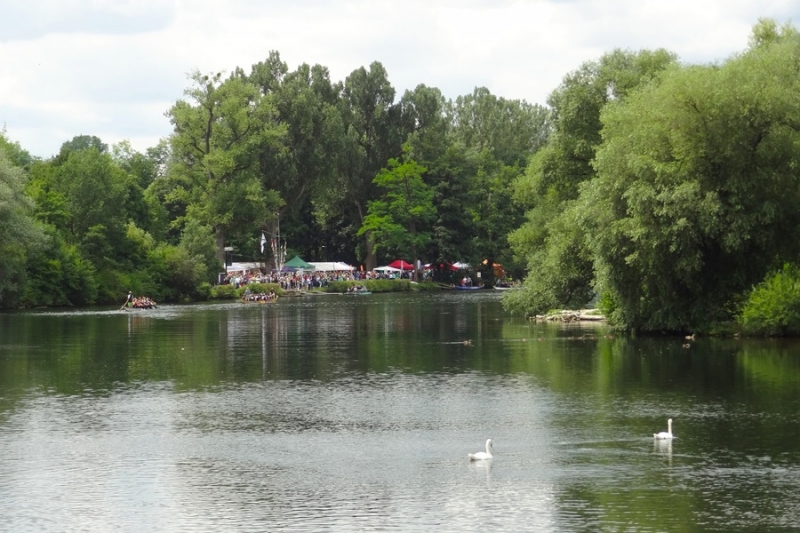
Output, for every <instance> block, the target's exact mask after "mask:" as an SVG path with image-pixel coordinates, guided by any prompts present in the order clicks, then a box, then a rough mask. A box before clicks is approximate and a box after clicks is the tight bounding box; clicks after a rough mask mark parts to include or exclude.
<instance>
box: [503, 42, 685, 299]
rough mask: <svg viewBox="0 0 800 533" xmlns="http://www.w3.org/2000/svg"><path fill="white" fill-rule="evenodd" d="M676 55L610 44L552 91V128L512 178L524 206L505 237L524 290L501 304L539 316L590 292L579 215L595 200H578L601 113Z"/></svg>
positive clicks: (589, 171) (589, 173)
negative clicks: (521, 269)
mask: <svg viewBox="0 0 800 533" xmlns="http://www.w3.org/2000/svg"><path fill="white" fill-rule="evenodd" d="M674 60H675V58H674V56H673V55H672V54H669V53H668V52H666V51H664V50H656V51H640V52H636V53H633V52H625V51H620V50H615V51H613V52H611V53H609V54H606V55H604V56H603V57H602V58H601V59H600V61H598V62H589V63H585V64H584V65H582V66H581V67H580V68H579V69H578V70H576V71H575V72H572V73H570V74H569V75H568V76H567V77H566V78H565V79H564V81H563V83H562V85H561V86H560V87H559V88H558V89H557V90H556V91H554V92H553V93H552V94H551V95H550V98H549V102H550V104H551V106H552V107H553V123H552V124H553V134H552V135H551V136H550V138H549V139H548V142H547V145H546V146H545V147H544V148H543V149H542V150H541V151H539V152H538V153H537V154H536V155H535V156H534V157H533V158H532V160H531V162H530V164H529V165H528V168H527V170H526V172H525V173H524V174H523V175H522V176H520V177H519V178H518V179H517V180H516V181H515V183H514V200H515V201H517V202H519V203H520V204H521V205H523V206H525V207H526V208H527V212H526V214H525V221H524V223H522V224H521V225H520V226H519V227H518V228H517V229H516V230H514V231H512V232H511V233H510V235H509V238H508V242H509V244H510V246H511V249H512V250H513V253H514V256H515V257H516V259H517V261H520V262H524V263H525V264H526V265H527V269H528V276H527V279H526V281H525V284H524V287H523V290H522V291H519V292H515V293H514V294H507V295H504V299H503V301H504V305H505V306H506V308H507V309H509V310H512V311H514V312H519V313H521V314H541V313H544V312H545V311H546V310H547V309H550V308H554V307H576V306H581V305H583V304H585V303H586V302H587V301H588V300H589V299H591V298H592V296H593V294H594V292H595V287H594V285H595V270H594V265H593V262H594V254H593V252H592V251H591V249H590V242H589V241H588V240H587V235H586V228H587V226H588V225H590V224H594V222H593V221H591V220H587V219H586V218H585V213H586V212H587V210H589V209H592V207H593V206H592V204H591V203H587V202H586V201H584V200H583V199H581V200H579V198H580V196H581V191H582V187H583V184H585V183H591V182H592V181H593V180H594V179H595V177H596V172H595V169H594V168H593V166H592V159H593V158H594V157H595V150H596V147H597V145H598V144H599V143H600V140H601V128H602V123H601V120H600V119H601V111H602V110H603V109H604V108H605V106H607V105H608V104H609V102H612V103H620V102H624V101H625V100H626V99H627V98H629V96H630V95H631V94H635V91H636V89H637V88H638V87H641V86H647V85H648V84H650V83H652V82H653V81H654V80H656V79H657V78H658V77H659V75H660V73H661V72H663V71H664V70H665V69H666V68H668V67H669V66H670V65H671V64H672V63H673V62H674ZM586 189H587V190H588V189H590V187H588V186H587V187H586Z"/></svg>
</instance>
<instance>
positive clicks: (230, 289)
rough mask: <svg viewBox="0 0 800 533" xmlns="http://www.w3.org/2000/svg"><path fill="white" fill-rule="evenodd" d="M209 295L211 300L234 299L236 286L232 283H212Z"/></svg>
mask: <svg viewBox="0 0 800 533" xmlns="http://www.w3.org/2000/svg"><path fill="white" fill-rule="evenodd" d="M209 296H210V298H211V299H212V300H235V299H236V287H234V286H233V285H214V286H213V287H211V293H210V295H209Z"/></svg>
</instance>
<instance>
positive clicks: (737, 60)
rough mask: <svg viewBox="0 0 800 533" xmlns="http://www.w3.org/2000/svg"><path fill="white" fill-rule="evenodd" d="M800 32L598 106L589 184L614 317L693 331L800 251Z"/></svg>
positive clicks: (673, 73) (600, 264)
mask: <svg viewBox="0 0 800 533" xmlns="http://www.w3.org/2000/svg"><path fill="white" fill-rule="evenodd" d="M799 59H800V39H797V38H791V39H784V40H779V41H777V42H772V43H767V44H764V45H762V46H758V47H756V48H753V49H751V50H749V51H748V52H746V53H745V54H742V55H741V56H738V57H734V58H732V59H731V60H729V61H727V62H726V63H725V64H723V65H721V66H702V67H700V66H696V67H689V68H683V69H672V70H670V71H668V72H667V73H665V74H664V76H663V79H662V81H661V83H660V84H658V85H655V84H654V85H650V86H647V87H645V88H643V90H641V91H640V92H638V93H636V94H632V95H631V96H630V97H629V98H628V99H627V100H626V101H624V102H620V103H617V104H615V105H612V106H609V107H608V108H607V109H606V110H605V112H604V114H603V124H604V130H603V144H602V145H601V147H600V148H599V149H598V152H597V160H596V162H595V168H596V169H597V173H598V174H597V179H596V180H594V182H593V183H592V186H591V187H586V188H585V189H584V190H583V194H584V195H585V204H584V205H585V206H586V207H587V216H586V222H587V225H588V228H589V230H590V234H591V238H590V242H591V248H592V252H593V255H594V258H595V266H596V269H597V273H598V281H599V284H600V287H602V289H603V290H604V291H607V292H608V294H609V297H610V301H612V302H613V304H614V313H613V315H612V316H613V319H614V320H615V321H616V322H617V323H618V324H621V325H623V326H626V327H629V328H635V329H642V330H679V331H680V330H687V329H691V328H694V327H703V326H708V325H709V324H710V323H713V322H715V321H718V320H727V319H730V318H731V316H732V314H734V312H735V309H734V308H733V304H734V302H735V301H737V300H738V298H739V297H740V295H741V294H742V293H743V291H746V290H748V289H749V288H750V287H751V286H752V285H753V284H755V283H757V282H759V281H760V280H762V279H763V278H764V276H765V274H766V273H767V272H769V271H771V270H774V269H777V268H779V267H780V266H781V265H782V264H783V263H784V262H786V261H794V260H796V259H797V257H798V252H800V247H798V242H800V239H798V228H800V208H798V206H800V181H799V180H798V176H797V172H796V169H797V168H798V165H799V164H800V150H798V148H797V147H798V146H800V128H799V126H800V98H798V96H797V95H798V94H800V93H798V89H800V76H798V74H800V72H798V70H799V68H798V64H800V61H798V60H799Z"/></svg>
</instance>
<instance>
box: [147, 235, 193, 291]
mask: <svg viewBox="0 0 800 533" xmlns="http://www.w3.org/2000/svg"><path fill="white" fill-rule="evenodd" d="M148 258H149V260H150V266H149V268H148V274H149V275H150V278H151V279H152V280H153V283H154V288H155V291H156V292H154V293H153V294H152V297H154V298H155V299H156V300H157V301H167V302H180V301H187V300H192V299H195V298H197V297H198V296H199V293H198V290H199V289H200V287H201V286H202V284H203V283H208V280H207V275H208V273H207V269H206V266H205V265H203V264H198V263H197V262H196V261H194V259H193V258H192V256H190V255H189V253H188V252H187V251H186V250H185V249H184V248H181V247H178V246H172V245H168V244H159V245H158V246H156V247H155V249H153V250H152V251H151V252H150V253H149V255H148Z"/></svg>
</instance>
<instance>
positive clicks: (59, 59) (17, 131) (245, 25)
mask: <svg viewBox="0 0 800 533" xmlns="http://www.w3.org/2000/svg"><path fill="white" fill-rule="evenodd" d="M759 17H769V18H773V19H776V20H777V21H778V22H779V23H785V22H790V23H794V24H797V22H796V21H798V20H800V2H798V1H797V0H691V1H689V0H402V1H400V0H370V1H367V0H260V1H258V0H226V1H213V0H0V127H1V126H2V124H5V128H6V132H7V136H8V137H9V138H10V140H11V141H16V142H19V143H20V144H21V145H22V147H23V148H25V149H26V150H28V151H29V152H31V153H32V154H33V155H36V156H40V157H50V156H53V155H55V154H56V153H57V152H58V150H59V148H60V146H61V144H62V143H64V142H65V141H67V140H69V139H71V138H72V137H74V136H75V135H82V134H83V135H96V136H97V137H100V139H102V140H103V141H104V142H105V143H107V144H109V145H111V144H114V143H117V142H119V141H121V140H124V139H127V140H129V141H130V142H131V143H132V145H133V147H134V148H135V149H137V150H140V151H143V150H144V149H146V148H148V147H150V146H154V145H155V144H156V143H157V142H158V140H159V139H160V138H162V137H166V136H168V135H169V133H170V125H169V122H168V120H167V119H166V117H165V116H164V112H165V111H167V110H168V109H169V108H170V106H171V105H172V104H173V103H174V102H175V100H177V99H179V98H181V97H182V94H183V91H184V89H186V88H187V87H188V86H189V81H188V79H187V74H188V73H189V72H191V71H192V70H195V69H197V70H200V71H201V72H204V73H206V72H217V71H220V70H222V71H226V72H230V71H231V70H233V69H234V68H236V67H242V68H243V69H244V70H245V71H246V72H249V71H250V67H251V66H252V65H253V64H254V63H257V62H259V61H262V60H264V59H266V58H267V56H268V55H269V52H270V51H271V50H277V51H278V52H279V53H280V55H281V58H282V59H283V60H284V61H285V62H286V63H287V64H288V65H289V68H290V70H294V69H295V68H296V67H297V66H298V65H299V64H301V63H309V64H312V65H313V64H321V65H323V66H326V67H328V69H329V70H330V73H331V79H332V80H333V81H343V80H344V79H345V78H346V77H347V75H348V74H350V72H352V71H353V70H355V69H357V68H359V67H362V66H364V67H368V66H369V64H370V63H372V62H373V61H380V62H381V63H383V65H384V67H386V70H387V71H388V73H389V81H390V82H391V83H392V85H393V86H394V88H395V89H396V91H397V98H398V99H399V97H400V96H401V95H402V93H403V92H404V91H405V90H406V89H413V88H414V87H415V86H417V85H418V84H420V83H424V84H425V85H428V86H432V87H438V88H439V89H440V90H441V91H442V92H443V93H444V95H445V96H446V97H448V98H456V97H457V96H460V95H464V94H468V93H471V92H472V90H473V89H474V88H475V87H487V88H488V89H489V90H490V91H491V92H492V93H493V94H495V95H497V96H502V97H505V98H510V99H524V100H527V101H528V102H531V103H539V104H545V103H546V98H547V95H548V94H549V93H550V92H551V91H552V90H553V89H555V88H556V87H557V86H558V84H559V83H560V82H561V80H562V79H563V77H564V75H565V74H567V73H568V72H570V71H572V70H575V69H576V68H577V67H578V66H580V65H581V63H583V62H585V61H589V60H595V59H598V58H599V57H600V56H601V55H602V54H603V53H605V52H609V51H611V50H613V49H614V48H623V49H628V50H640V49H644V48H647V49H654V48H659V47H661V48H666V49H667V50H670V51H672V52H675V53H676V54H678V57H679V58H680V59H681V61H682V62H684V63H713V62H720V61H723V60H725V59H726V58H728V57H730V56H731V55H732V54H735V53H738V52H741V51H743V50H744V49H745V48H746V47H747V42H748V37H749V35H750V30H751V28H752V26H753V25H754V24H755V23H756V22H757V21H758V19H759Z"/></svg>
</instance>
